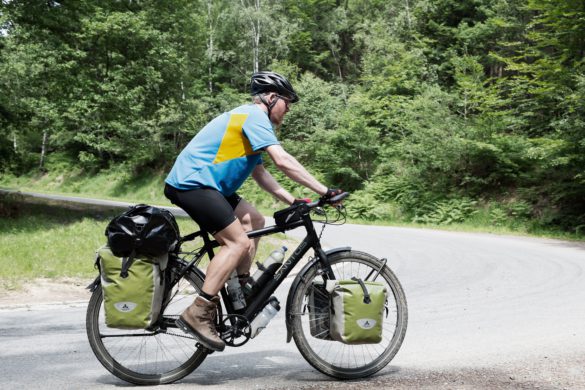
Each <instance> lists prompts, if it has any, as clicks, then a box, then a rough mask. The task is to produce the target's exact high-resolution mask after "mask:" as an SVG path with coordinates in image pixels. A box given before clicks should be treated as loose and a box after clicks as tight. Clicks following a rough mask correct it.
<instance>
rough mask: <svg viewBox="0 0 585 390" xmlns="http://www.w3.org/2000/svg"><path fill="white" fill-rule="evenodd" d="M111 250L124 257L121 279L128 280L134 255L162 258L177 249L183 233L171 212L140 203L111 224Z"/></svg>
mask: <svg viewBox="0 0 585 390" xmlns="http://www.w3.org/2000/svg"><path fill="white" fill-rule="evenodd" d="M105 234H106V237H107V238H108V247H109V248H110V250H111V251H112V253H113V254H114V255H115V256H118V257H122V258H124V264H123V266H122V270H121V272H120V276H122V277H127V275H128V268H129V267H130V265H131V264H132V260H133V258H134V256H136V255H138V256H149V257H157V256H162V255H164V254H166V253H169V252H170V251H172V250H174V249H175V247H176V246H177V244H178V242H179V239H180V233H179V226H178V225H177V221H175V217H174V216H173V214H171V212H170V211H168V210H165V209H160V208H158V207H154V206H149V205H146V204H139V205H136V206H132V207H130V208H129V209H128V210H127V211H126V212H124V213H123V214H121V215H119V216H117V217H115V218H114V219H112V221H110V223H109V224H108V227H107V228H106V232H105Z"/></svg>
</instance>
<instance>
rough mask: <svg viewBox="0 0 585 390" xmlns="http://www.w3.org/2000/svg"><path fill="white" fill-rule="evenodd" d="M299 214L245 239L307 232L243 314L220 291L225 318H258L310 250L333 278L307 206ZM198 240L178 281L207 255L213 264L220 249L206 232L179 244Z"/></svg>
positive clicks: (250, 234) (189, 237)
mask: <svg viewBox="0 0 585 390" xmlns="http://www.w3.org/2000/svg"><path fill="white" fill-rule="evenodd" d="M298 212H299V213H300V215H301V220H299V221H296V222H293V223H291V224H288V225H286V226H277V225H274V226H269V227H266V228H263V229H258V230H253V231H249V232H247V235H248V237H249V238H250V239H252V238H257V237H263V236H268V235H271V234H275V233H282V232H285V231H287V230H292V229H296V228H297V227H301V226H303V227H304V228H305V230H306V231H307V235H306V236H305V238H304V239H303V240H302V241H301V243H300V244H299V246H298V247H297V248H296V249H295V250H294V251H293V252H292V254H291V255H290V256H289V257H288V258H287V259H286V260H285V261H284V262H283V264H282V266H281V267H280V268H279V269H278V271H277V272H276V273H275V274H274V276H273V278H272V279H270V280H269V281H268V282H267V283H266V285H265V286H263V287H262V289H261V290H260V291H259V292H258V293H257V295H256V296H255V297H254V298H253V299H252V301H251V302H250V303H249V305H248V306H246V308H245V309H244V310H243V312H242V311H236V310H234V308H233V305H232V302H231V300H230V299H229V296H228V294H227V291H226V289H225V287H223V288H222V289H221V296H222V298H223V303H224V305H225V307H226V311H227V313H228V314H239V315H243V316H244V317H245V318H246V319H247V320H248V321H251V320H253V319H254V317H255V316H256V315H257V314H258V312H259V311H260V310H262V309H263V307H264V303H265V302H266V301H267V300H268V298H269V297H270V296H271V295H272V294H273V293H274V291H275V290H276V289H277V288H278V286H280V284H281V283H282V282H283V281H284V279H285V278H286V277H287V276H288V275H289V274H290V272H291V271H292V269H293V268H294V267H295V266H296V265H297V264H298V262H299V261H300V260H301V259H302V257H303V256H304V255H305V254H306V253H307V252H308V251H309V249H311V248H312V249H314V251H315V256H316V258H317V259H318V261H320V262H321V265H322V267H323V269H324V270H325V271H326V272H327V274H328V276H329V277H330V278H332V279H333V278H334V275H333V272H332V270H331V266H330V265H329V262H328V260H327V254H326V253H325V252H324V251H323V249H322V248H321V242H320V240H319V237H318V236H317V232H316V231H315V227H314V226H313V220H312V219H311V216H310V209H309V207H308V206H307V205H304V204H301V205H299V206H298ZM198 236H201V237H202V238H203V247H202V248H201V249H200V250H199V252H198V253H197V254H196V255H195V257H194V259H193V260H192V261H191V262H189V264H188V265H187V266H186V267H185V268H184V269H183V271H182V272H181V274H180V275H178V276H177V280H179V279H180V278H181V277H182V276H183V275H184V274H185V273H186V272H187V271H188V270H189V269H191V268H192V267H193V266H194V265H195V264H196V263H197V262H198V261H199V260H200V259H201V258H202V257H203V256H204V255H205V254H206V253H207V255H208V256H209V259H210V261H213V257H214V255H215V253H214V251H213V249H214V248H217V247H218V246H219V243H218V242H217V241H216V240H212V239H210V238H209V235H208V234H207V233H206V232H202V231H199V232H196V233H192V234H190V235H187V236H185V237H184V238H183V240H182V242H185V241H189V240H192V239H194V238H196V237H198Z"/></svg>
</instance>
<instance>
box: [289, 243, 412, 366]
mask: <svg viewBox="0 0 585 390" xmlns="http://www.w3.org/2000/svg"><path fill="white" fill-rule="evenodd" d="M330 262H331V269H332V270H333V273H334V275H335V278H336V279H337V280H348V279H351V278H352V277H357V278H360V279H362V280H365V279H366V278H367V277H371V275H374V274H377V278H376V281H377V282H382V283H383V284H384V285H385V287H386V290H387V292H388V298H387V307H388V309H389V314H388V315H386V313H383V316H382V340H381V341H380V342H379V343H377V344H361V345H348V344H344V343H341V342H338V341H333V340H331V339H324V336H326V335H327V334H328V331H329V330H328V329H321V328H319V326H323V325H321V324H322V323H323V321H327V319H328V316H329V313H328V312H327V311H328V310H327V308H326V306H322V307H321V308H320V307H318V306H316V305H310V304H309V302H310V299H312V298H311V297H310V295H311V293H312V294H314V299H315V300H317V298H327V299H328V294H326V293H324V292H323V291H322V290H320V289H317V288H313V287H312V282H313V280H314V279H315V276H316V275H317V274H318V272H317V271H318V270H317V267H316V266H315V267H313V268H311V269H309V270H308V271H307V272H306V273H305V274H304V275H302V280H303V282H302V283H301V284H300V285H299V287H298V289H297V291H296V292H295V298H294V302H295V304H294V307H293V310H292V315H293V337H294V339H295V343H296V344H297V346H298V347H299V350H300V351H301V353H302V354H303V356H304V357H305V359H307V361H308V362H309V363H310V364H311V365H313V366H314V367H315V368H317V369H318V370H320V371H321V372H323V373H325V374H328V375H331V376H334V377H338V378H358V377H363V376H367V375H371V374H372V373H374V372H376V371H378V370H380V369H381V368H383V367H384V366H385V365H386V364H388V363H389V362H390V361H391V360H392V358H393V357H394V355H395V354H396V352H397V351H398V349H399V348H400V345H401V343H402V340H403V338H404V333H405V331H406V319H407V313H406V301H405V299H404V293H403V292H402V287H401V286H400V283H399V282H398V280H397V279H396V277H395V276H394V274H393V273H392V271H391V270H390V269H389V268H388V267H384V268H383V269H382V270H381V272H379V273H378V270H379V269H380V267H379V262H378V261H377V259H375V258H372V257H371V256H369V255H366V254H364V253H361V252H344V253H341V254H338V255H333V256H332V257H331V258H330ZM304 305H306V306H307V308H308V309H309V310H307V313H305V315H298V314H297V313H299V312H301V308H302V307H304ZM324 308H325V312H323V309H324ZM311 326H312V327H313V333H314V334H311ZM315 330H316V331H315Z"/></svg>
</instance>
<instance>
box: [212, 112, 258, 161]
mask: <svg viewBox="0 0 585 390" xmlns="http://www.w3.org/2000/svg"><path fill="white" fill-rule="evenodd" d="M246 118H248V114H231V115H230V120H229V122H228V124H227V128H226V130H225V134H224V135H223V139H222V140H221V145H219V149H218V150H217V154H216V156H215V160H213V163H214V164H219V163H221V162H224V161H228V160H232V159H234V158H238V157H244V156H249V155H251V154H256V153H255V152H254V151H253V150H252V145H250V141H249V140H248V138H246V136H245V135H244V132H243V131H242V127H243V126H244V122H245V121H246Z"/></svg>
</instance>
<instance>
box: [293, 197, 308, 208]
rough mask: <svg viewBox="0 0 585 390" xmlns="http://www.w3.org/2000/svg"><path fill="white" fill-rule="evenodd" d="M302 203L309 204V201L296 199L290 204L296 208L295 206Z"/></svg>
mask: <svg viewBox="0 0 585 390" xmlns="http://www.w3.org/2000/svg"><path fill="white" fill-rule="evenodd" d="M303 203H311V199H309V198H297V199H295V200H294V201H293V202H292V204H291V206H297V205H300V204H303Z"/></svg>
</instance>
